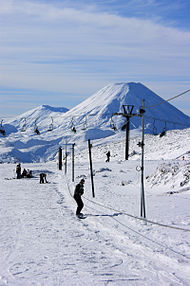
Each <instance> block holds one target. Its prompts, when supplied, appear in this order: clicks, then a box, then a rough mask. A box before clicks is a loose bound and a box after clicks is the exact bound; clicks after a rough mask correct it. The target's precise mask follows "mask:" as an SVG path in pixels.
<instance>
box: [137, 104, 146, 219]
mask: <svg viewBox="0 0 190 286" xmlns="http://www.w3.org/2000/svg"><path fill="white" fill-rule="evenodd" d="M141 111H142V112H141V114H142V142H140V143H139V144H140V145H141V146H140V147H141V149H142V151H141V153H142V156H141V217H143V218H146V210H145V195H144V122H145V118H144V113H145V100H144V99H143V106H142V109H141Z"/></svg>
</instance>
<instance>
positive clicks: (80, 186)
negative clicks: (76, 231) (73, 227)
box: [74, 179, 85, 217]
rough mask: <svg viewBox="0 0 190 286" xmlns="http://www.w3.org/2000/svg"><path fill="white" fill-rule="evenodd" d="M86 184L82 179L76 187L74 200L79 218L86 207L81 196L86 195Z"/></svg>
mask: <svg viewBox="0 0 190 286" xmlns="http://www.w3.org/2000/svg"><path fill="white" fill-rule="evenodd" d="M84 183H85V180H84V179H81V181H80V183H79V184H77V185H76V187H75V192H74V199H75V201H76V203H77V210H76V215H77V216H78V217H80V216H82V213H81V210H82V209H83V207H84V204H83V201H82V198H81V196H82V195H83V194H84Z"/></svg>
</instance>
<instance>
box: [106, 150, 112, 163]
mask: <svg viewBox="0 0 190 286" xmlns="http://www.w3.org/2000/svg"><path fill="white" fill-rule="evenodd" d="M106 156H107V159H106V162H109V161H110V156H111V154H110V151H108V152H107V153H106Z"/></svg>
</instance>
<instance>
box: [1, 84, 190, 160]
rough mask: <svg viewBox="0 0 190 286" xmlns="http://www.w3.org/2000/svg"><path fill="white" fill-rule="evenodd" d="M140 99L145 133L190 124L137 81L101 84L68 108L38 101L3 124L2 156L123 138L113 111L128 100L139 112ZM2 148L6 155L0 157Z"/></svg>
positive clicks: (41, 155)
mask: <svg viewBox="0 0 190 286" xmlns="http://www.w3.org/2000/svg"><path fill="white" fill-rule="evenodd" d="M143 99H144V100H145V111H146V112H145V132H146V133H150V134H154V135H155V134H159V133H160V132H162V131H163V130H164V131H167V130H171V129H184V128H187V127H190V117H189V116H187V115H185V114H183V113H182V112H181V111H179V110H178V109H177V108H175V107H174V106H172V105H171V104H170V103H168V102H164V100H163V99H162V98H161V97H159V96H158V95H157V94H155V93H154V92H153V91H151V90H150V89H148V88H147V87H145V86H144V85H142V84H141V83H133V82H131V83H115V84H109V85H107V86H106V87H104V88H102V89H101V90H99V91H98V92H97V93H95V94H93V95H92V96H90V97H89V98H88V99H86V100H85V101H83V102H82V103H80V104H79V105H77V106H75V107H74V108H72V109H71V110H69V111H68V109H66V108H55V107H51V106H48V105H42V106H39V107H38V108H35V109H33V110H30V111H28V112H26V113H24V114H22V115H20V116H18V117H16V118H15V119H14V120H12V121H10V122H9V124H7V125H6V124H5V125H4V128H5V131H6V136H4V137H3V135H0V136H1V138H2V142H1V144H2V145H3V147H4V151H3V153H2V155H1V157H2V156H3V157H5V158H6V157H8V158H15V157H16V158H18V159H19V158H22V160H26V161H34V160H35V161H40V160H49V159H53V158H54V157H55V156H56V153H57V150H58V148H59V146H63V145H64V144H65V143H66V142H69V143H71V142H72V143H77V144H78V145H81V144H84V143H85V144H86V141H87V140H88V139H91V140H95V139H101V138H105V137H108V136H112V135H115V134H117V138H119V137H122V136H123V135H124V134H123V133H122V131H121V128H122V126H123V125H124V124H125V122H126V118H125V117H123V116H122V115H114V114H115V113H123V112H124V109H123V106H126V105H129V106H130V107H131V106H133V111H132V113H134V114H136V115H137V114H138V111H139V109H140V108H141V106H142V102H143ZM141 124H142V123H141V117H139V116H134V117H132V118H131V121H130V128H131V129H136V130H140V128H141ZM139 127H140V128H139ZM36 129H38V131H39V133H37V132H36ZM49 131H51V132H49ZM122 134H123V135H122ZM110 140H111V137H110ZM7 147H8V148H7ZM4 153H6V154H8V155H5V156H4V155H3V154H4ZM25 158H27V159H25Z"/></svg>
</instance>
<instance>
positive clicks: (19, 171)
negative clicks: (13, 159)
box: [16, 163, 21, 179]
mask: <svg viewBox="0 0 190 286" xmlns="http://www.w3.org/2000/svg"><path fill="white" fill-rule="evenodd" d="M16 174H17V179H20V178H21V166H20V163H18V164H17V166H16Z"/></svg>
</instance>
